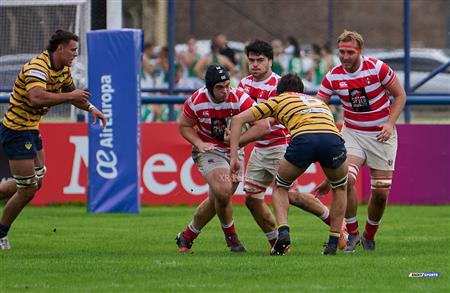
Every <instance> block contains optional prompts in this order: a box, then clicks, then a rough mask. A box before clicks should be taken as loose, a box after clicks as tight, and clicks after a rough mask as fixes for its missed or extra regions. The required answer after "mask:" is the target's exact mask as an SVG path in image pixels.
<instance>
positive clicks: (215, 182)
mask: <svg viewBox="0 0 450 293" xmlns="http://www.w3.org/2000/svg"><path fill="white" fill-rule="evenodd" d="M205 84H206V86H204V87H202V88H200V89H199V90H198V91H196V92H195V93H194V94H193V95H192V96H191V97H189V98H188V99H187V100H186V102H185V103H184V109H183V113H182V115H181V117H180V122H179V125H180V133H181V135H182V136H183V137H184V138H185V139H186V140H187V141H189V142H190V143H191V144H192V146H193V148H192V158H193V160H194V162H195V164H196V165H197V167H198V169H199V171H200V172H201V173H202V175H203V177H204V178H205V180H206V182H207V183H208V185H209V193H208V198H207V199H205V200H204V201H203V202H202V203H201V204H200V205H199V206H198V207H197V210H196V211H195V214H194V217H193V220H192V222H191V223H190V224H189V225H188V226H187V227H186V229H185V230H184V231H183V232H180V233H179V234H178V236H177V237H176V241H177V245H178V247H179V251H180V252H188V251H190V249H191V247H192V243H193V241H194V239H195V238H197V236H198V234H199V233H200V230H201V229H202V228H203V227H204V226H205V225H206V224H207V223H208V222H209V221H210V220H211V219H212V218H213V217H214V216H215V215H216V213H217V216H218V217H219V220H220V223H221V225H222V229H223V232H224V234H225V240H226V243H227V246H228V247H229V248H230V250H231V251H233V252H245V248H244V246H243V245H242V244H241V242H240V241H239V239H238V236H237V233H236V229H235V227H234V222H233V209H232V204H231V196H232V195H233V194H234V192H235V191H236V188H237V186H238V185H239V178H231V177H230V148H229V146H227V145H226V144H225V143H224V136H225V129H226V128H227V125H228V123H229V120H230V119H231V117H232V116H234V115H237V114H239V113H240V112H242V111H245V110H246V109H249V108H251V107H252V106H253V105H254V104H255V102H254V101H253V100H252V99H251V98H250V97H249V96H248V95H247V94H246V93H244V92H242V91H240V90H235V89H233V88H231V87H230V75H229V73H228V71H226V69H225V68H224V67H222V66H220V65H210V66H209V67H208V69H207V71H206V75H205ZM269 131H270V125H269V123H268V121H262V122H261V123H254V125H253V126H252V127H250V129H248V131H246V132H245V133H244V134H243V135H242V136H241V140H240V143H241V144H242V145H245V144H247V143H249V142H251V141H254V140H255V139H258V138H259V137H261V136H263V135H267V134H268V133H269ZM242 158H243V152H241V161H242Z"/></svg>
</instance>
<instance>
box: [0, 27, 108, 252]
mask: <svg viewBox="0 0 450 293" xmlns="http://www.w3.org/2000/svg"><path fill="white" fill-rule="evenodd" d="M77 49H78V36H77V35H75V34H74V33H71V32H68V31H63V30H58V31H56V32H55V33H54V34H53V35H52V36H51V38H50V40H49V44H48V47H47V50H46V51H44V52H43V53H42V54H40V55H38V56H37V57H35V58H33V59H32V60H30V61H29V62H27V63H26V64H25V65H24V66H23V67H22V69H21V71H20V72H19V75H18V77H17V78H16V81H15V82H14V88H13V92H12V93H11V96H10V98H9V108H8V110H7V111H6V113H5V116H4V118H3V120H2V123H1V125H0V141H1V144H2V147H3V149H4V151H5V153H6V155H7V157H8V159H9V166H10V169H11V175H12V177H13V179H14V180H9V181H6V182H4V183H2V184H1V185H0V190H1V196H2V197H3V198H9V197H10V199H9V200H8V202H7V203H6V205H5V207H4V209H3V214H2V216H1V218H0V249H1V250H3V249H9V248H10V244H9V241H8V238H7V234H8V231H9V228H10V227H11V224H12V223H13V222H14V220H15V219H16V218H17V216H18V215H19V213H20V211H21V210H22V209H23V208H24V207H25V205H26V204H27V203H28V202H29V201H30V200H31V199H32V198H33V197H34V195H35V193H36V191H37V190H38V189H39V188H40V187H41V183H42V177H43V176H44V174H45V171H46V168H45V155H44V150H43V148H42V139H41V135H40V134H39V122H40V121H41V118H42V116H43V115H45V114H46V113H47V112H48V110H49V108H50V107H51V106H55V105H59V104H63V103H71V104H72V105H74V106H76V107H78V108H80V109H82V110H86V111H89V112H91V114H92V118H93V121H94V122H95V121H96V120H97V118H98V119H100V120H101V121H102V124H103V126H104V125H105V124H106V119H105V117H104V115H103V113H102V112H101V111H99V110H98V109H97V108H95V107H94V106H93V105H92V104H90V103H89V96H90V94H89V92H88V91H86V90H82V89H75V86H74V83H73V80H72V77H71V74H70V66H71V65H72V62H73V60H74V58H75V57H76V56H77Z"/></svg>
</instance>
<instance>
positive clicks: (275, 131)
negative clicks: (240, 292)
mask: <svg viewBox="0 0 450 293" xmlns="http://www.w3.org/2000/svg"><path fill="white" fill-rule="evenodd" d="M279 80H280V76H279V75H278V74H276V73H272V75H270V76H269V77H268V78H267V79H266V80H262V81H255V80H254V78H253V76H252V75H249V76H247V77H244V78H243V79H242V80H241V82H240V83H239V85H238V88H240V89H242V90H243V91H244V92H246V93H247V94H248V95H249V96H250V97H251V98H252V99H253V100H254V101H256V102H257V103H260V102H264V101H267V100H268V99H270V98H272V97H275V96H276V95H277V84H278V81H279ZM287 135H288V131H287V129H286V128H284V126H283V125H281V124H279V123H278V122H276V123H275V124H274V125H272V127H271V132H270V134H268V135H266V136H264V137H262V138H260V139H259V140H258V141H256V144H255V147H257V148H268V147H273V146H277V145H282V144H286V143H288V142H289V137H288V136H287Z"/></svg>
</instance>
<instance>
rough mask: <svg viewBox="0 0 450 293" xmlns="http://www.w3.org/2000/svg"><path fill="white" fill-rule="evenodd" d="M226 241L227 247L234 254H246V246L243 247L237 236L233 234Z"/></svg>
mask: <svg viewBox="0 0 450 293" xmlns="http://www.w3.org/2000/svg"><path fill="white" fill-rule="evenodd" d="M225 241H226V242H227V246H228V247H229V248H230V251H232V252H246V250H245V247H244V245H242V243H241V241H239V238H238V236H237V234H231V235H229V236H227V237H225Z"/></svg>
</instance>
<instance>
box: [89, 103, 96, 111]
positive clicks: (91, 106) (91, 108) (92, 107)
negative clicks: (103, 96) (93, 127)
mask: <svg viewBox="0 0 450 293" xmlns="http://www.w3.org/2000/svg"><path fill="white" fill-rule="evenodd" d="M94 109H95V106H94V105H92V104H89V106H88V111H89V112H92V110H94Z"/></svg>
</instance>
